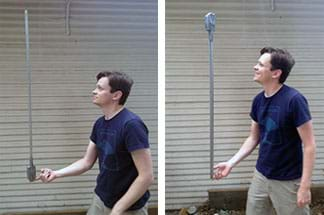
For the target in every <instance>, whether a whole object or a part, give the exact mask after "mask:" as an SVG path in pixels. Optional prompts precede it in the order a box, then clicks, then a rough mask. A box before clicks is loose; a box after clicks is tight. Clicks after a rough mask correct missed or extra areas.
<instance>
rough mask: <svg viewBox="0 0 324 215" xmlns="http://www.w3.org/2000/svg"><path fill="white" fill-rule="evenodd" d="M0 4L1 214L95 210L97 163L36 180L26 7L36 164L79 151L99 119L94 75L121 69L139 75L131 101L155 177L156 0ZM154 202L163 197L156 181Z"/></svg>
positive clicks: (65, 160)
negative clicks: (31, 170)
mask: <svg viewBox="0 0 324 215" xmlns="http://www.w3.org/2000/svg"><path fill="white" fill-rule="evenodd" d="M65 6H66V1H64V0H55V1H53V0H51V1H40V0H33V1H32V0H28V1H19V0H2V1H1V2H0V59H1V60H0V214H2V213H5V212H27V211H52V210H63V209H64V210H66V209H68V210H69V209H80V208H88V206H89V204H90V202H91V198H92V191H93V188H94V185H95V176H96V174H97V171H98V167H97V165H95V167H94V169H93V170H91V171H89V172H88V173H85V174H84V175H82V176H77V177H68V178H64V179H59V180H57V181H56V182H55V183H51V184H41V183H37V182H36V183H29V182H28V180H27V178H26V166H27V164H28V158H29V155H28V153H29V150H28V146H29V142H28V109H27V107H28V106H27V101H28V100H27V99H28V90H27V83H28V81H27V72H26V69H25V68H26V67H25V36H24V8H27V9H28V10H29V28H30V48H31V50H30V51H31V56H30V60H31V68H32V84H33V85H32V94H33V96H32V101H33V133H34V136H33V144H34V160H35V161H34V162H35V165H36V167H37V168H38V169H39V168H41V167H51V168H54V169H57V168H62V167H64V166H66V165H68V164H70V163H72V162H73V161H75V160H77V159H79V158H81V157H82V156H83V154H84V152H85V150H86V147H87V145H88V143H89V135H90V132H91V128H92V124H93V122H94V120H95V119H96V118H98V117H99V116H100V115H102V113H101V111H100V109H99V108H98V107H96V106H94V105H93V104H92V102H91V92H92V90H93V89H94V87H95V82H96V80H95V75H96V74H97V73H98V72H99V71H102V70H107V69H118V70H122V71H124V72H126V73H128V74H129V75H130V76H131V77H133V79H134V81H135V85H134V88H133V91H132V93H131V95H130V98H129V100H128V103H127V106H128V107H129V109H131V110H133V111H134V112H136V113H138V114H139V115H140V116H141V117H142V118H143V120H144V121H145V123H146V124H147V126H148V128H149V130H150V143H151V149H152V155H153V160H154V173H155V175H156V176H157V1H151V0H136V1H133V0H125V1H118V0H109V1H105V0H95V1H86V0H82V1H80V0H72V1H71V5H70V32H71V35H67V34H66V32H65V30H66V28H65V21H66V18H65ZM151 194H152V197H151V201H150V204H157V180H156V181H155V184H154V185H153V186H152V187H151Z"/></svg>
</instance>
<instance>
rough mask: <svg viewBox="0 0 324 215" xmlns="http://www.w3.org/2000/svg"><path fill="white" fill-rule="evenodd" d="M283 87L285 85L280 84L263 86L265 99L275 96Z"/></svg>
mask: <svg viewBox="0 0 324 215" xmlns="http://www.w3.org/2000/svg"><path fill="white" fill-rule="evenodd" d="M282 86H283V84H280V83H275V84H272V85H268V86H263V89H264V95H265V97H271V96H273V95H274V94H276V93H277V92H278V91H279V90H280V89H281V87H282Z"/></svg>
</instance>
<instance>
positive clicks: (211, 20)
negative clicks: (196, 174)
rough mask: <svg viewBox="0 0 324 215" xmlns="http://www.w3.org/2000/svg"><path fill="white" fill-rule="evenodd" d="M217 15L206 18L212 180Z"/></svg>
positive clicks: (209, 14) (211, 171) (211, 175)
mask: <svg viewBox="0 0 324 215" xmlns="http://www.w3.org/2000/svg"><path fill="white" fill-rule="evenodd" d="M215 24H216V15H215V14H214V13H211V12H209V13H208V14H206V16H205V29H206V31H208V44H209V139H210V178H213V172H214V170H213V169H214V64H213V59H214V56H213V52H214V51H213V47H214V35H213V33H214V32H215Z"/></svg>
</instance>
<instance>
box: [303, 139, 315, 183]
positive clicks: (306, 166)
mask: <svg viewBox="0 0 324 215" xmlns="http://www.w3.org/2000/svg"><path fill="white" fill-rule="evenodd" d="M303 157H304V158H303V173H302V178H301V182H300V186H301V187H304V188H310V186H311V180H312V172H313V168H314V162H315V143H313V144H307V145H305V147H304V156H303Z"/></svg>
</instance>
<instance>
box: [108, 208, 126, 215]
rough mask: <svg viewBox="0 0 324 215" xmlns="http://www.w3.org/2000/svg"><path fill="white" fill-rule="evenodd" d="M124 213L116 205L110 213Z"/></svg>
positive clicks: (116, 214) (114, 214) (113, 214)
mask: <svg viewBox="0 0 324 215" xmlns="http://www.w3.org/2000/svg"><path fill="white" fill-rule="evenodd" d="M121 214H123V212H122V211H118V209H116V207H115V206H114V207H113V209H112V210H111V212H110V215H121Z"/></svg>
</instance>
